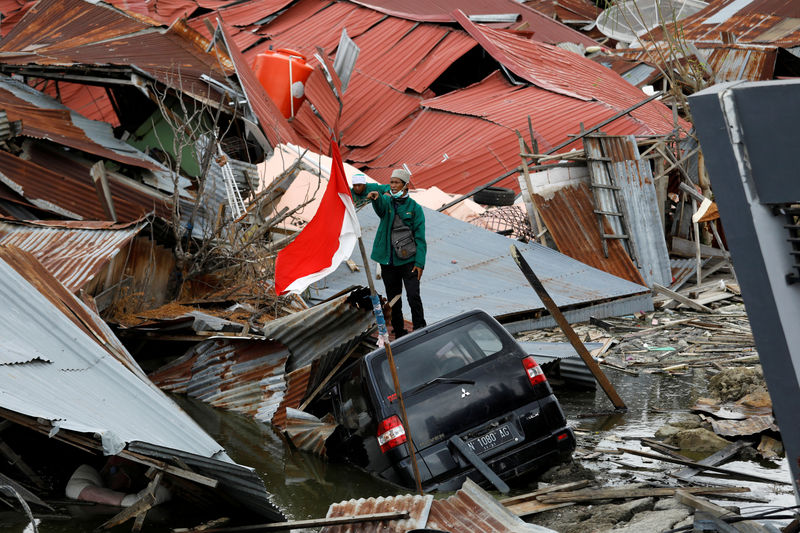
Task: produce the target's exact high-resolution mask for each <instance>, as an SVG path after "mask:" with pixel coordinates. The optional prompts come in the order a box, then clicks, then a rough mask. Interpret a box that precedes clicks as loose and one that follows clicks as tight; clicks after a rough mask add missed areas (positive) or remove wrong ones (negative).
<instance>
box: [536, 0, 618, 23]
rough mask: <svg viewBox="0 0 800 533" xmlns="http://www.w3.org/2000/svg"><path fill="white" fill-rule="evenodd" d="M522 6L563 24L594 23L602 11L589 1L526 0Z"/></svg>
mask: <svg viewBox="0 0 800 533" xmlns="http://www.w3.org/2000/svg"><path fill="white" fill-rule="evenodd" d="M522 4H523V5H524V6H526V7H529V8H531V9H535V10H536V11H538V12H540V13H542V14H544V15H547V16H548V17H550V18H555V19H558V20H559V21H561V22H563V23H567V22H576V21H581V22H583V21H587V22H594V21H595V20H597V17H599V16H600V13H602V12H603V9H602V8H600V7H598V6H597V5H596V4H595V3H594V2H590V1H589V0H527V1H524V2H522Z"/></svg>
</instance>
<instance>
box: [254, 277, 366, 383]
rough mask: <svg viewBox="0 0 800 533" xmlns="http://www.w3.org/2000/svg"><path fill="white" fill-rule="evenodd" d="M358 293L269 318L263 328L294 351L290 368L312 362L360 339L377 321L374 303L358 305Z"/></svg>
mask: <svg viewBox="0 0 800 533" xmlns="http://www.w3.org/2000/svg"><path fill="white" fill-rule="evenodd" d="M354 295H355V293H350V294H346V295H344V296H340V297H338V298H334V299H333V300H331V301H329V302H325V303H322V304H319V305H316V306H314V307H311V308H309V309H306V310H304V311H299V312H297V313H292V314H290V315H287V316H285V317H281V318H278V319H275V320H272V321H270V322H267V323H266V324H265V325H264V327H263V328H262V331H263V333H264V335H265V336H266V337H269V338H273V339H276V340H277V341H279V342H280V343H281V344H283V345H284V346H287V347H288V348H289V350H290V351H291V352H292V360H291V362H290V364H289V365H288V369H289V370H290V371H291V370H294V369H297V368H300V367H302V366H306V365H308V364H310V363H311V362H312V361H314V360H315V359H319V358H320V357H322V356H323V355H325V354H327V353H328V352H332V351H335V350H336V349H337V348H339V347H341V346H342V345H345V344H348V343H349V342H351V341H352V340H353V339H360V338H361V337H363V336H364V335H365V334H366V333H367V332H368V331H370V330H371V328H372V326H373V324H374V320H375V319H374V317H373V315H372V308H371V307H366V306H365V307H356V305H355V303H354V302H353V301H352V300H353V297H354Z"/></svg>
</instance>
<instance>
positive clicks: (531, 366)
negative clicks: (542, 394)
mask: <svg viewBox="0 0 800 533" xmlns="http://www.w3.org/2000/svg"><path fill="white" fill-rule="evenodd" d="M522 366H523V367H525V373H526V374H528V380H529V381H530V382H531V385H538V384H539V383H544V382H545V381H547V378H546V377H545V375H544V372H542V367H540V366H539V363H537V362H536V360H535V359H534V358H533V357H531V356H530V355H529V356H528V357H526V358H525V359H523V360H522Z"/></svg>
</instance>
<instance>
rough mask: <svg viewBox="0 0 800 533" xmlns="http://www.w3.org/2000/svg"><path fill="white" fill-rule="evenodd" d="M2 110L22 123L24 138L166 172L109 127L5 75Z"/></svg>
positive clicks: (0, 79) (0, 84) (0, 97)
mask: <svg viewBox="0 0 800 533" xmlns="http://www.w3.org/2000/svg"><path fill="white" fill-rule="evenodd" d="M0 106H1V107H2V108H3V109H4V110H5V111H6V113H7V114H8V119H9V120H21V121H22V133H21V135H24V136H27V137H34V138H37V139H48V140H51V141H53V142H56V143H59V144H63V145H64V146H69V147H71V148H75V149H77V150H82V151H84V152H87V153H90V154H94V155H97V156H100V157H104V158H106V159H110V160H112V161H117V162H120V163H125V164H127V165H133V166H136V167H141V168H146V169H149V170H153V171H163V172H166V169H165V168H164V167H163V166H162V165H160V164H159V163H158V162H156V161H155V160H153V159H152V158H150V157H148V156H147V155H145V154H144V153H142V152H140V151H139V150H137V149H136V148H134V147H132V146H130V145H129V144H127V143H124V142H122V141H120V140H119V139H117V138H115V137H114V132H113V130H112V129H111V126H110V125H109V124H107V123H105V122H98V121H94V120H89V119H87V118H85V117H83V116H81V115H79V114H78V113H76V112H74V111H70V109H69V108H67V107H66V106H64V105H63V104H61V103H59V102H57V101H55V100H53V99H52V98H50V97H49V96H47V95H45V94H43V93H41V92H39V91H36V90H35V89H32V88H30V87H28V86H27V85H25V84H24V83H21V82H19V81H17V80H14V79H11V78H9V77H8V76H4V75H0Z"/></svg>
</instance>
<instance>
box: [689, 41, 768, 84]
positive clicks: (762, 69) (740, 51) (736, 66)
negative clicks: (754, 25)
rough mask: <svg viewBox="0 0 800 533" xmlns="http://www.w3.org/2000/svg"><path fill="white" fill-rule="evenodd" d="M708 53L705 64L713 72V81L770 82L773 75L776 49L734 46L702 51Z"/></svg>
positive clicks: (722, 46)
mask: <svg viewBox="0 0 800 533" xmlns="http://www.w3.org/2000/svg"><path fill="white" fill-rule="evenodd" d="M701 52H710V55H709V56H708V58H707V59H706V62H707V63H708V65H709V66H710V67H711V69H712V70H713V71H714V81H716V82H717V83H722V82H725V81H738V80H750V81H762V80H771V79H772V78H773V77H774V74H775V61H776V59H777V57H778V49H777V48H776V47H764V46H756V45H750V46H747V45H734V46H725V45H721V46H719V47H714V48H712V49H704V50H701Z"/></svg>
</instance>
